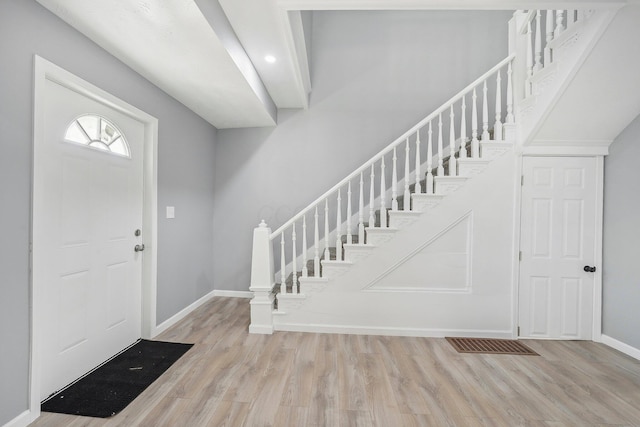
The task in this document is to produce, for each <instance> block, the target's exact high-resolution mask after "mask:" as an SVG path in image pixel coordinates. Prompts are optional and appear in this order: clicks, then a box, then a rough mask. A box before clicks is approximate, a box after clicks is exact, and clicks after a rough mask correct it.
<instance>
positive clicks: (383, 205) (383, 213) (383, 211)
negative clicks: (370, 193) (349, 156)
mask: <svg viewBox="0 0 640 427" xmlns="http://www.w3.org/2000/svg"><path fill="white" fill-rule="evenodd" d="M385 167H386V166H385V165H384V156H382V160H380V227H386V226H387V199H386V193H387V184H386V182H385V173H384V170H385Z"/></svg>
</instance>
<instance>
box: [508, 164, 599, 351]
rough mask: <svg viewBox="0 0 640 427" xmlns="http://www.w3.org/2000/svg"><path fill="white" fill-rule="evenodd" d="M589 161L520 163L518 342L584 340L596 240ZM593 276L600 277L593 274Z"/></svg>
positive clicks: (589, 333)
mask: <svg viewBox="0 0 640 427" xmlns="http://www.w3.org/2000/svg"><path fill="white" fill-rule="evenodd" d="M597 164H598V162H597V161H596V158H594V157H524V158H523V176H524V183H523V187H522V213H521V215H522V219H521V236H520V239H521V240H520V248H521V256H522V260H521V263H520V287H519V326H520V336H521V337H529V338H546V339H581V340H591V339H592V338H593V336H594V314H595V315H598V314H599V313H594V301H595V300H596V299H597V298H594V295H595V290H596V286H595V281H596V273H593V272H587V271H585V270H584V267H585V266H590V267H596V268H599V267H600V266H599V265H596V262H599V259H598V258H599V257H598V251H597V241H598V227H597V218H598V215H597V212H598V207H597V201H598V184H597V177H598V174H597ZM597 274H599V272H598V273H597Z"/></svg>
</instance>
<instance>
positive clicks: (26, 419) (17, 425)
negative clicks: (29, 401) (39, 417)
mask: <svg viewBox="0 0 640 427" xmlns="http://www.w3.org/2000/svg"><path fill="white" fill-rule="evenodd" d="M32 421H35V419H31V411H29V410H26V411H24V412H23V413H21V414H20V415H18V416H17V417H15V418H14V419H12V420H11V421H9V422H8V423H6V424H5V425H4V426H2V427H26V426H28V425H29V423H31V422H32Z"/></svg>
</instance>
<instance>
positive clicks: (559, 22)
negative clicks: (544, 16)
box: [554, 9, 564, 38]
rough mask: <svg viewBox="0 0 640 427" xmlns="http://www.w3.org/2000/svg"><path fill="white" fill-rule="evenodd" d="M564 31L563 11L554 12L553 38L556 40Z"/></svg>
mask: <svg viewBox="0 0 640 427" xmlns="http://www.w3.org/2000/svg"><path fill="white" fill-rule="evenodd" d="M563 31H564V10H561V9H560V10H556V29H555V31H554V37H555V38H558V36H559V35H560V34H562V32H563Z"/></svg>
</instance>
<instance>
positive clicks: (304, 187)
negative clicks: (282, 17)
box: [214, 11, 511, 290]
mask: <svg viewBox="0 0 640 427" xmlns="http://www.w3.org/2000/svg"><path fill="white" fill-rule="evenodd" d="M510 16H511V12H415V11H414V12H356V11H353V12H314V13H313V22H312V25H311V28H312V35H311V61H310V62H311V66H312V68H311V76H312V87H313V89H312V92H311V98H310V107H309V109H308V110H305V111H292V110H289V111H283V110H281V111H280V112H279V115H278V119H279V120H278V121H279V123H278V127H277V128H275V129H264V128H263V129H243V130H220V131H219V132H218V142H217V145H216V167H215V173H216V180H215V181H216V191H215V204H216V212H215V214H214V231H215V235H216V241H215V242H214V247H215V248H214V252H215V258H216V268H215V273H214V274H215V275H214V281H215V283H216V288H221V289H232V290H246V289H248V286H249V279H250V263H251V239H252V230H253V227H255V226H256V225H257V224H258V222H259V221H260V220H261V219H265V220H266V221H267V224H269V226H270V227H271V228H272V229H274V230H275V229H276V228H277V227H278V226H279V225H281V224H282V223H284V222H285V221H286V220H287V219H288V218H289V217H291V216H292V215H293V214H294V213H296V212H297V211H298V210H300V209H301V208H303V207H305V206H306V205H307V204H308V203H310V202H311V201H313V200H314V199H315V198H317V197H318V196H320V195H321V194H322V193H323V192H324V191H326V190H328V189H329V188H330V187H332V186H333V185H334V184H336V183H337V182H338V181H340V180H341V179H342V178H344V177H345V176H346V175H347V174H349V173H350V172H351V171H353V170H354V169H355V168H356V167H358V166H360V165H361V164H362V163H363V162H364V161H366V160H367V159H369V158H370V157H371V156H372V155H374V154H375V153H376V152H377V151H379V150H380V149H382V148H383V147H384V146H386V145H388V144H389V143H390V142H391V141H393V140H394V139H395V138H397V137H398V136H400V135H401V134H402V133H403V132H404V131H406V130H408V129H409V128H410V127H411V126H413V125H414V124H415V123H417V122H418V121H419V120H420V119H422V118H424V117H425V116H426V115H428V114H429V113H430V112H431V111H433V110H434V109H435V108H437V107H439V106H440V105H441V104H442V103H443V102H444V101H446V100H447V99H448V98H450V97H451V96H453V95H455V94H456V93H457V92H459V91H460V90H462V89H463V88H464V87H465V86H466V85H467V84H469V83H471V82H472V81H473V80H475V79H476V78H478V77H480V76H481V75H482V74H483V73H484V72H485V71H487V70H489V69H490V68H491V67H493V66H494V65H495V64H497V63H498V62H499V61H500V60H502V59H504V58H505V57H506V56H507V41H508V38H507V29H508V28H507V22H508V20H509V18H510Z"/></svg>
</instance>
